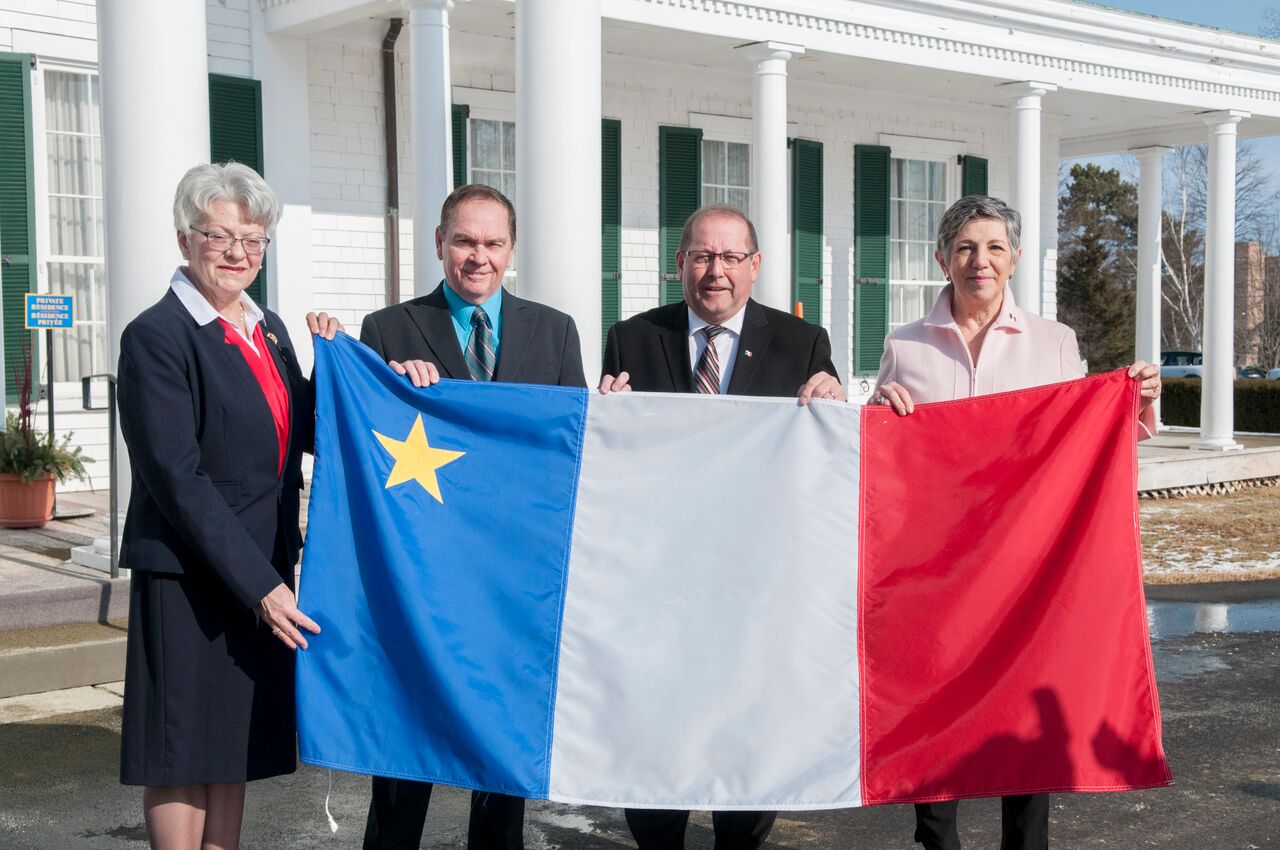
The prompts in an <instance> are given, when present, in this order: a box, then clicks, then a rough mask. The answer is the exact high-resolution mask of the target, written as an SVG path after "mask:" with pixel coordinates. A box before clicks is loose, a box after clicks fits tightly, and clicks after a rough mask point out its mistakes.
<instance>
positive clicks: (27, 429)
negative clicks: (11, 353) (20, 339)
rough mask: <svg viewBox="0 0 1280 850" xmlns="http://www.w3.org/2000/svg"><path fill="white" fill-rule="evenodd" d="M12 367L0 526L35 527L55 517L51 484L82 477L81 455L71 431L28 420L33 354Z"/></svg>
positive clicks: (1, 449)
mask: <svg viewBox="0 0 1280 850" xmlns="http://www.w3.org/2000/svg"><path fill="white" fill-rule="evenodd" d="M23 361H24V362H23V364H22V366H21V367H19V369H15V370H14V372H15V374H14V377H15V378H16V381H17V384H18V409H17V410H10V411H8V412H7V413H6V414H5V424H4V431H3V432H0V527H3V528H36V527H38V526H42V525H44V524H45V523H47V522H48V521H49V520H50V519H52V518H53V497H54V487H55V486H56V483H57V482H65V481H66V480H67V478H69V477H72V476H74V477H76V478H79V479H82V480H83V479H84V475H85V472H84V463H85V461H87V460H93V458H88V457H85V456H84V455H83V454H82V452H81V449H80V447H79V446H74V447H73V446H72V445H71V437H70V435H68V436H66V437H63V438H62V439H61V440H59V439H57V437H56V435H54V434H45V433H42V432H40V431H37V430H36V429H35V427H34V426H33V424H32V421H33V419H34V418H35V410H34V408H32V406H31V355H30V354H29V353H28V354H27V355H26V357H24V358H23Z"/></svg>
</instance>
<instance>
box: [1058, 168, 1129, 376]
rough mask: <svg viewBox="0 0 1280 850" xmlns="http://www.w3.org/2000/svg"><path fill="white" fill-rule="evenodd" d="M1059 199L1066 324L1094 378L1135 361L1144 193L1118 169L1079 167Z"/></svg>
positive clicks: (1061, 300) (1061, 308)
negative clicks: (1136, 293)
mask: <svg viewBox="0 0 1280 850" xmlns="http://www.w3.org/2000/svg"><path fill="white" fill-rule="evenodd" d="M1070 180H1071V182H1070V184H1069V185H1068V186H1067V189H1066V191H1065V193H1064V194H1063V195H1062V196H1061V197H1060V198H1059V199H1058V233H1059V237H1058V239H1059V242H1058V319H1059V320H1060V321H1062V322H1064V323H1065V324H1067V325H1069V326H1070V327H1072V328H1074V329H1075V332H1076V338H1077V339H1078V340H1079V343H1080V353H1081V356H1083V357H1084V358H1085V359H1086V360H1087V361H1088V363H1089V369H1090V371H1093V372H1099V371H1105V370H1108V369H1115V368H1118V367H1120V366H1124V365H1126V364H1128V363H1130V362H1132V361H1133V346H1134V337H1133V335H1134V319H1133V316H1134V286H1135V278H1136V271H1135V269H1136V262H1135V256H1134V245H1135V243H1136V240H1137V229H1138V191H1137V187H1135V186H1134V185H1133V184H1132V183H1129V182H1127V181H1125V180H1123V179H1121V177H1120V172H1119V171H1117V170H1115V169H1108V170H1105V171H1104V170H1103V169H1101V168H1099V167H1098V166H1097V165H1095V164H1092V163H1089V164H1081V165H1076V166H1074V167H1072V169H1071V173H1070Z"/></svg>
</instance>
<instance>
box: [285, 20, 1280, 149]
mask: <svg viewBox="0 0 1280 850" xmlns="http://www.w3.org/2000/svg"><path fill="white" fill-rule="evenodd" d="M261 2H262V3H263V7H264V9H265V10H266V15H267V24H268V29H269V30H272V31H275V32H282V33H283V32H288V33H291V34H297V35H305V34H315V33H320V32H323V31H325V30H329V29H332V28H334V27H349V25H350V24H352V23H354V22H356V21H358V20H361V19H369V18H389V17H392V16H394V15H403V14H404V13H405V12H404V10H405V6H404V5H403V4H401V3H397V2H391V0H261ZM514 6H515V3H514V2H513V0H469V2H459V3H457V5H456V6H455V7H454V9H453V11H452V13H451V26H452V28H453V30H454V32H456V33H471V34H475V35H481V36H494V37H504V38H514V34H515V26H514ZM602 18H603V20H602V29H603V32H602V35H603V38H602V43H603V49H604V52H605V55H606V61H607V57H608V56H610V55H614V56H618V57H627V58H633V59H641V60H649V61H654V62H661V63H668V64H672V65H683V66H686V67H693V68H715V69H720V70H725V71H736V72H740V73H741V74H742V75H743V76H744V77H746V76H748V75H749V74H750V70H749V68H748V67H747V63H745V62H744V61H743V58H742V55H741V51H737V50H735V48H737V47H740V46H741V45H743V44H745V43H750V42H755V41H766V40H772V41H783V42H789V43H793V44H797V45H802V46H803V47H804V48H805V52H804V54H803V56H800V57H797V59H796V61H793V62H792V63H791V66H790V69H789V74H790V76H791V78H792V79H794V80H797V81H809V82H816V83H827V84H834V85H837V86H852V87H856V88H857V89H861V90H867V91H872V92H876V91H879V92H883V93H886V94H890V93H891V94H893V95H895V96H898V97H903V96H905V97H930V98H937V97H942V98H945V99H946V100H948V101H950V102H952V103H957V102H959V103H971V104H974V105H976V106H984V107H985V106H999V107H1003V106H1007V105H1008V104H1009V95H1008V93H1007V91H1006V90H1002V89H1001V85H1002V84H1004V83H1009V82H1018V81H1024V80H1035V81H1039V82H1044V83H1050V84H1053V85H1055V86H1057V90H1056V91H1055V92H1053V94H1052V95H1051V96H1049V97H1047V98H1046V99H1045V101H1044V111H1045V114H1046V116H1047V117H1049V116H1056V119H1057V120H1058V121H1059V122H1060V126H1061V128H1062V135H1061V153H1062V155H1063V156H1081V155H1087V154H1099V153H1110V152H1117V151H1123V150H1126V149H1128V148H1133V147H1142V146H1146V145H1155V144H1160V145H1181V144H1192V143H1199V142H1202V141H1204V138H1205V129H1204V123H1203V121H1201V120H1200V118H1199V117H1198V115H1197V114H1198V113H1201V112H1208V111H1215V110H1224V109H1233V110H1239V111H1243V112H1248V113H1250V114H1251V117H1250V118H1249V120H1246V121H1244V122H1243V123H1242V124H1241V125H1240V135H1241V136H1242V137H1245V138H1249V137H1258V136H1268V135H1274V134H1280V42H1278V41H1274V40H1271V39H1264V38H1256V37H1252V36H1247V35H1241V34H1237V33H1231V32H1227V31H1224V30H1218V29H1212V28H1208V27H1201V26H1195V25H1192V24H1183V23H1178V22H1176V21H1169V20H1164V19H1160V18H1154V17H1150V16H1146V15H1138V14H1132V13H1128V12H1122V11H1118V10H1113V9H1107V8H1104V7H1101V6H1097V5H1094V4H1090V3H1079V2H1073V0H806V1H805V2H799V1H798V0H773V2H770V3H761V2H738V0H603V3H602ZM347 31H348V32H349V29H348V30H347Z"/></svg>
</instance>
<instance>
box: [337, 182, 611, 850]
mask: <svg viewBox="0 0 1280 850" xmlns="http://www.w3.org/2000/svg"><path fill="white" fill-rule="evenodd" d="M515 242H516V212H515V208H514V207H513V206H512V205H511V201H509V200H507V198H506V196H504V195H503V194H502V193H501V192H499V191H497V190H496V189H491V188H489V187H488V186H481V185H475V184H473V185H468V186H462V187H460V188H458V189H456V190H454V192H453V194H451V195H449V197H448V198H447V199H446V200H445V202H444V206H443V207H442V208H441V210H440V226H439V227H437V228H436V254H437V256H439V257H440V259H441V260H442V261H443V262H444V281H443V282H442V283H441V284H440V286H438V287H436V289H435V291H434V292H432V293H431V294H429V295H424V296H422V297H421V298H415V299H413V300H412V301H407V302H405V303H403V304H396V305H393V306H390V307H385V308H383V309H381V310H378V311H377V312H374V313H371V314H369V315H368V316H366V317H365V320H364V324H363V325H362V326H361V328H360V340H361V342H364V343H365V344H366V345H368V346H370V347H371V348H373V350H375V351H377V352H378V354H380V355H382V357H383V359H385V360H387V361H388V363H389V364H390V365H391V367H392V368H393V369H395V370H396V372H398V373H399V374H402V375H408V376H409V378H410V380H412V382H413V383H414V385H415V386H428V385H430V384H433V383H435V382H436V381H438V380H439V379H440V378H441V377H445V378H460V379H464V380H465V379H468V378H470V379H472V380H477V381H488V380H493V381H505V382H509V383H523V384H556V385H560V386H570V387H585V386H586V379H585V377H584V376H583V372H582V354H581V347H580V343H579V342H578V330H577V328H576V327H575V326H574V324H573V319H571V318H570V317H569V316H567V315H565V314H564V313H561V312H559V311H557V310H553V309H551V308H550V307H546V306H543V305H541V304H535V303H534V302H532V301H526V300H524V299H522V298H517V297H516V296H514V295H512V294H511V293H510V292H507V291H505V290H504V289H503V288H502V277H503V275H504V274H505V273H506V270H507V266H508V264H509V263H510V262H511V253H512V251H513V250H514V249H515ZM430 801H431V783H429V782H411V781H408V780H403V779H390V778H385V777H374V779H373V799H372V801H371V802H370V804H369V819H368V823H367V825H366V829H365V837H364V848H365V850H417V848H418V844H419V843H420V842H421V840H422V827H423V823H424V821H425V819H426V816H427V806H428V804H429V803H430ZM523 830H524V800H522V799H520V798H518V797H508V796H505V795H502V794H489V793H484V792H478V791H477V792H475V793H473V794H472V795H471V820H470V824H469V828H468V833H467V844H468V846H469V847H470V848H472V850H489V849H490V848H493V850H520V848H523V846H524V841H523Z"/></svg>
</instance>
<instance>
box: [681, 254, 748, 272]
mask: <svg viewBox="0 0 1280 850" xmlns="http://www.w3.org/2000/svg"><path fill="white" fill-rule="evenodd" d="M755 254H756V252H755V251H751V252H747V251H685V252H684V256H685V259H687V260H688V261H689V262H690V263H692V264H693V267H694V268H695V269H705V268H706V267H707V266H709V265H711V261H712V260H714V259H715V258H716V257H719V258H720V264H721V265H722V266H724V267H725V268H726V269H736V268H737V267H738V266H740V265H742V264H743V263H745V262H746V261H747V260H749V259H751V258H752V257H754V256H755Z"/></svg>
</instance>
